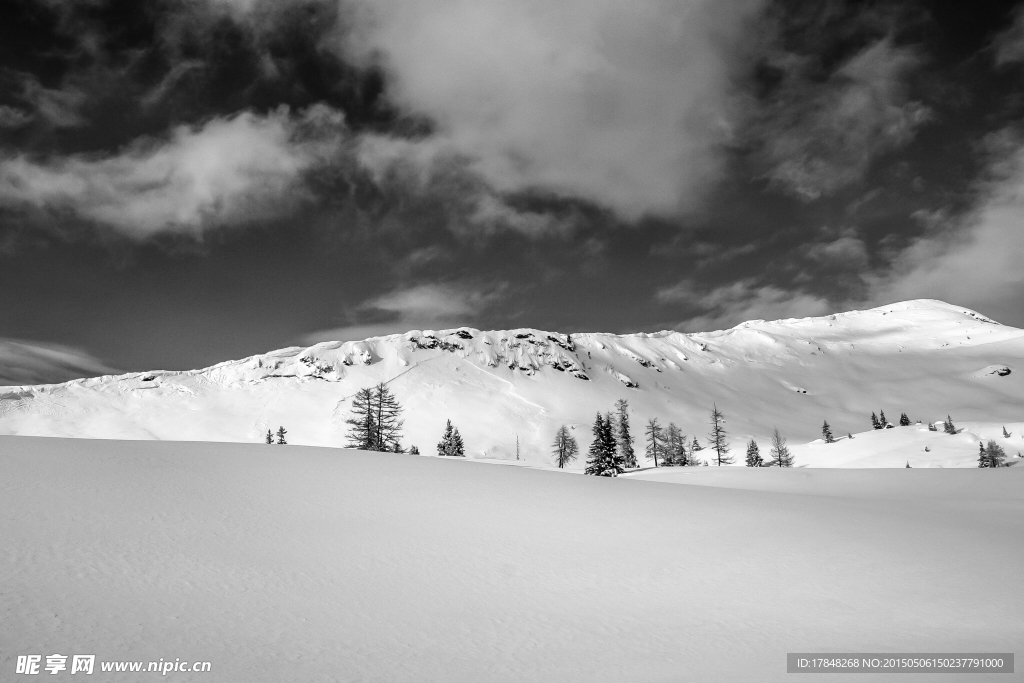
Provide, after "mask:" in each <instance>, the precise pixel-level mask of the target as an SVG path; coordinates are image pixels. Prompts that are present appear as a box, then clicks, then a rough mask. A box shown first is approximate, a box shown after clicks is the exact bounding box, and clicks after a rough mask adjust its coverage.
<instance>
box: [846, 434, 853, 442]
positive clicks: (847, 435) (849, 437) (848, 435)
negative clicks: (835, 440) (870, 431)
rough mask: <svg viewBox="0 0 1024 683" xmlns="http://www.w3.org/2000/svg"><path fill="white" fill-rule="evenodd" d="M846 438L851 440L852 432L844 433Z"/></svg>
mask: <svg viewBox="0 0 1024 683" xmlns="http://www.w3.org/2000/svg"><path fill="white" fill-rule="evenodd" d="M846 438H847V439H850V440H853V432H846Z"/></svg>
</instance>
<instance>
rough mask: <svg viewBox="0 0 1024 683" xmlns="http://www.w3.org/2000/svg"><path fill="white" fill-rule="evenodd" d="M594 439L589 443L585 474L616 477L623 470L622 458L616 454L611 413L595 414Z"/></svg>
mask: <svg viewBox="0 0 1024 683" xmlns="http://www.w3.org/2000/svg"><path fill="white" fill-rule="evenodd" d="M593 433H594V441H593V442H592V443H591V444H590V457H589V458H588V459H587V468H586V470H584V473H585V474H591V475H595V476H598V477H617V476H618V475H620V474H622V473H623V472H624V471H625V470H624V469H623V467H622V460H621V458H620V457H619V455H618V454H617V452H616V451H617V444H616V443H615V431H614V429H613V427H612V418H611V414H607V415H604V416H602V415H601V413H598V414H597V419H596V420H595V421H594V430H593Z"/></svg>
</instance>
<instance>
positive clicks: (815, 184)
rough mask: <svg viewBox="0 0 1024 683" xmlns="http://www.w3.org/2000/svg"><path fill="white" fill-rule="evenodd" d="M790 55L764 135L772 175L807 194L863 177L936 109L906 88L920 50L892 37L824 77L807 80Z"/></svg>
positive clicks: (814, 196) (809, 197) (760, 129)
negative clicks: (895, 42)
mask: <svg viewBox="0 0 1024 683" xmlns="http://www.w3.org/2000/svg"><path fill="white" fill-rule="evenodd" d="M785 61H788V62H790V64H789V65H788V66H789V69H790V72H791V73H790V74H789V75H788V78H789V79H790V83H788V84H787V85H786V86H785V87H784V88H783V91H782V93H781V95H780V96H779V99H778V101H777V102H776V104H775V106H774V107H773V108H770V109H769V110H768V111H767V114H766V117H765V119H764V121H763V122H762V123H761V125H760V126H759V127H758V135H759V136H760V137H761V138H762V139H763V140H764V145H765V146H764V150H763V153H762V154H763V159H764V162H765V163H767V164H768V166H769V167H770V168H769V171H768V173H767V177H768V178H770V179H771V181H772V182H773V183H774V184H775V185H777V186H780V187H782V188H784V189H786V190H788V191H790V192H792V193H793V194H795V195H797V196H799V197H801V198H803V199H805V200H813V199H817V198H818V197H821V196H823V195H829V194H832V193H834V192H836V191H837V190H839V189H841V188H843V187H846V186H848V185H851V184H853V183H856V182H858V181H860V180H861V179H862V178H863V177H864V175H865V173H866V172H867V170H868V168H869V166H870V164H871V162H872V161H873V160H874V159H875V158H876V157H877V156H878V155H880V154H883V153H885V152H887V151H890V150H893V149H896V148H898V147H900V146H902V145H904V144H906V143H907V142H909V141H910V140H911V139H913V136H914V133H915V131H916V129H917V128H918V126H920V125H921V124H922V123H924V122H925V121H927V120H928V118H929V116H930V112H929V110H928V109H927V108H926V107H924V106H923V105H921V104H920V103H918V102H913V101H910V100H909V99H908V95H907V88H906V81H907V78H908V76H909V75H910V74H911V73H912V72H913V70H914V69H915V67H916V66H917V64H918V59H917V57H916V56H915V54H914V53H913V52H912V51H911V50H909V49H907V48H899V47H895V46H894V45H893V44H892V42H891V40H889V39H884V40H880V41H878V42H876V43H874V44H873V45H871V46H869V47H867V48H865V49H864V50H863V51H861V52H860V53H858V54H857V55H856V56H854V57H853V58H852V59H850V60H849V61H848V62H846V63H845V64H844V65H843V66H841V67H840V68H839V69H837V70H836V71H835V73H833V74H832V75H831V77H830V78H829V79H828V80H827V81H826V82H824V83H814V82H809V81H807V80H806V78H805V77H804V76H802V75H801V73H800V71H801V68H803V67H802V63H801V61H800V60H794V59H792V58H790V59H788V60H785Z"/></svg>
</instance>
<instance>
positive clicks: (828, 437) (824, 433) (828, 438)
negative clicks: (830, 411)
mask: <svg viewBox="0 0 1024 683" xmlns="http://www.w3.org/2000/svg"><path fill="white" fill-rule="evenodd" d="M821 438H823V439H825V443H835V442H836V440H835V438H834V437H833V436H832V429H831V428H830V427H829V426H828V420H825V423H824V424H823V425H821Z"/></svg>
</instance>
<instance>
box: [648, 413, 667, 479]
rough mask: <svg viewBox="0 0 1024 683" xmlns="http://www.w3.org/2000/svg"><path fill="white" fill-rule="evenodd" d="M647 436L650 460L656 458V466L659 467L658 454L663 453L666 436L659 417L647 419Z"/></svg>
mask: <svg viewBox="0 0 1024 683" xmlns="http://www.w3.org/2000/svg"><path fill="white" fill-rule="evenodd" d="M646 436H647V451H646V453H647V458H648V459H649V460H651V459H653V460H654V466H655V467H657V466H658V456H659V455H661V452H662V450H663V449H664V446H663V445H662V441H663V438H664V437H663V431H662V428H661V425H660V424H658V418H656V417H652V418H651V419H650V420H648V421H647V432H646Z"/></svg>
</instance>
